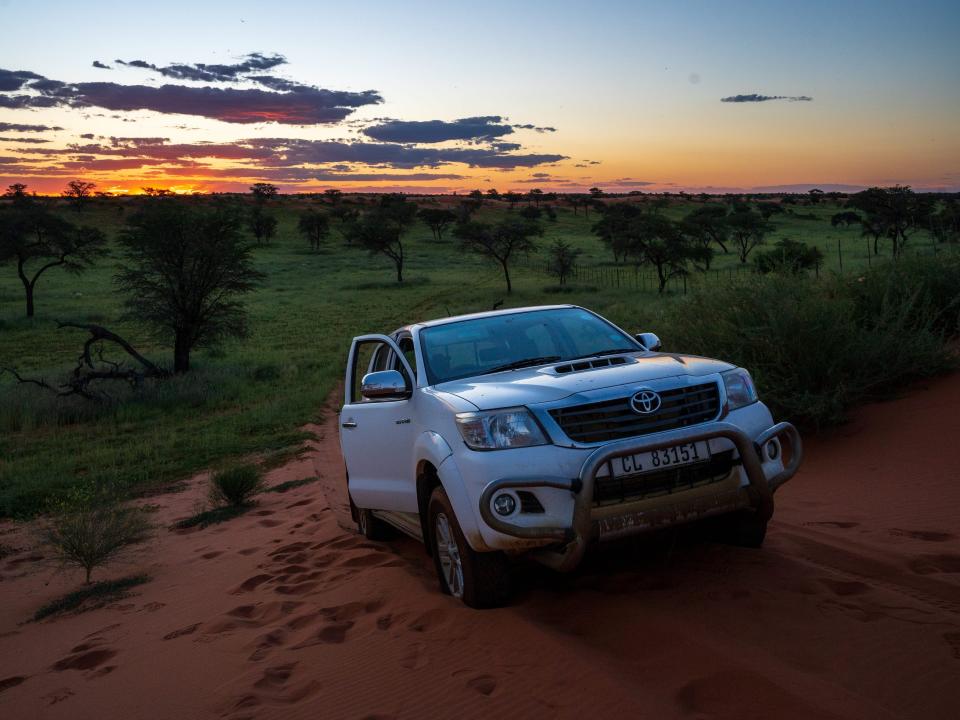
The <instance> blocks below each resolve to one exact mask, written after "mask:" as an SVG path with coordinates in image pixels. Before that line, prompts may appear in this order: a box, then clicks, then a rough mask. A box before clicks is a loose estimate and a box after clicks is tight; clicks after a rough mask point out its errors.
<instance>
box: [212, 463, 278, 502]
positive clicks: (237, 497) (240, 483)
mask: <svg viewBox="0 0 960 720" xmlns="http://www.w3.org/2000/svg"><path fill="white" fill-rule="evenodd" d="M265 488H266V485H265V483H264V481H263V475H262V474H261V472H260V469H259V468H258V467H257V466H256V465H237V466H235V467H232V468H227V469H226V470H221V471H219V472H216V473H214V474H213V477H212V478H210V501H211V502H212V503H213V504H214V505H232V506H233V507H241V506H243V505H248V504H250V499H251V498H252V497H253V496H254V495H256V494H257V493H260V492H263V490H264V489H265Z"/></svg>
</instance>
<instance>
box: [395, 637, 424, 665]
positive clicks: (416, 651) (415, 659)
mask: <svg viewBox="0 0 960 720" xmlns="http://www.w3.org/2000/svg"><path fill="white" fill-rule="evenodd" d="M429 662H430V658H429V656H428V655H427V644H426V643H423V642H415V643H413V644H411V645H410V647H408V648H407V649H406V650H405V651H404V652H403V655H401V656H400V667H402V668H407V669H408V670H419V669H420V668H422V667H426V666H427V664H428V663H429Z"/></svg>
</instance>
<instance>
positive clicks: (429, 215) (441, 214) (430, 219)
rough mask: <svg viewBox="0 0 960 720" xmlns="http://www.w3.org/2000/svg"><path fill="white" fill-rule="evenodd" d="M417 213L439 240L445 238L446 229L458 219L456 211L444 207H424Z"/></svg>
mask: <svg viewBox="0 0 960 720" xmlns="http://www.w3.org/2000/svg"><path fill="white" fill-rule="evenodd" d="M417 215H418V217H419V218H420V219H421V220H423V222H424V224H426V226H427V227H429V228H430V232H432V233H433V239H434V240H436V241H437V242H439V241H441V240H443V233H444V231H445V230H446V229H447V228H448V227H449V226H450V225H451V224H452V223H454V222H455V221H456V219H457V214H456V213H455V212H453V211H452V210H446V209H444V208H424V209H423V210H421V211H420V212H419V213H417Z"/></svg>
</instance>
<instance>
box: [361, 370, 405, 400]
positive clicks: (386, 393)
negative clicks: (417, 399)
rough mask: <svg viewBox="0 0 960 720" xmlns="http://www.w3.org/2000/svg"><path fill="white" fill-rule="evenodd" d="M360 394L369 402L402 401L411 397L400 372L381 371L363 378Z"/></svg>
mask: <svg viewBox="0 0 960 720" xmlns="http://www.w3.org/2000/svg"><path fill="white" fill-rule="evenodd" d="M360 394H361V395H363V397H364V398H365V399H367V400H402V399H403V398H407V397H410V390H409V388H408V387H407V381H406V380H404V378H403V375H401V374H400V372H399V371H397V370H381V371H379V372H372V373H367V374H366V375H364V376H363V380H362V381H361V382H360Z"/></svg>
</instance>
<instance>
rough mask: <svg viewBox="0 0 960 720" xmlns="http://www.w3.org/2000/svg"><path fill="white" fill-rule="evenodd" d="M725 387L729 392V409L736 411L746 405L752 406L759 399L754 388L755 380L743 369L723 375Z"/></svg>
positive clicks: (729, 371)
mask: <svg viewBox="0 0 960 720" xmlns="http://www.w3.org/2000/svg"><path fill="white" fill-rule="evenodd" d="M721 377H722V378H723V387H724V388H725V389H726V391H727V408H728V409H729V410H736V409H737V408H742V407H744V406H745V405H752V404H753V403H755V402H756V401H757V400H758V398H757V389H756V388H755V387H754V386H753V378H752V377H750V373H748V372H747V371H746V370H744V369H743V368H737V369H735V370H728V371H727V372H725V373H723V374H722V375H721Z"/></svg>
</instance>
